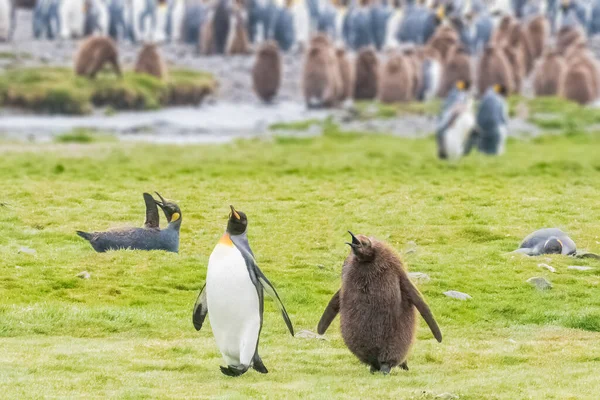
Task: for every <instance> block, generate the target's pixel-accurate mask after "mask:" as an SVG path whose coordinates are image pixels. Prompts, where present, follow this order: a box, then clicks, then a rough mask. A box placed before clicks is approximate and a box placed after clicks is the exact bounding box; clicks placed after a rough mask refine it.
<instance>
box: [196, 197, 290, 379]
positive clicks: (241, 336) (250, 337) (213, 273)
mask: <svg viewBox="0 0 600 400" xmlns="http://www.w3.org/2000/svg"><path fill="white" fill-rule="evenodd" d="M230 207H231V214H230V215H229V221H228V223H227V230H226V231H225V234H224V235H223V236H222V237H221V239H220V240H219V243H217V245H216V246H215V249H214V250H213V252H212V254H211V255H210V258H209V260H208V272H207V274H206V284H205V285H204V287H203V288H202V290H201V291H200V295H199V296H198V300H196V304H195V305H194V312H193V317H192V321H193V323H194V328H196V330H197V331H199V330H200V329H201V328H202V324H203V323H204V319H205V318H206V314H209V315H208V318H209V320H210V325H211V327H212V331H213V334H214V335H215V340H216V342H217V346H218V347H219V350H220V351H221V354H222V355H223V359H224V360H225V362H226V363H227V367H221V372H222V373H223V374H225V375H228V376H240V375H242V374H244V373H245V372H246V371H247V370H248V368H250V367H252V368H254V369H255V370H257V371H258V372H260V373H263V374H266V373H267V372H268V370H267V368H266V367H265V365H264V364H263V362H262V360H261V358H260V356H259V355H258V340H259V337H260V331H261V329H262V323H263V303H264V297H263V296H264V293H263V292H267V294H268V295H269V296H271V297H272V298H273V300H275V302H276V303H277V306H278V307H279V309H280V311H281V315H282V316H283V320H284V321H285V323H286V325H287V327H288V330H289V331H290V333H291V334H292V336H294V328H293V327H292V322H291V321H290V318H289V316H288V314H287V311H286V310H285V307H284V306H283V303H282V302H281V299H280V298H279V295H278V294H277V292H276V291H275V288H274V287H273V285H272V284H271V282H269V280H268V279H267V277H266V276H265V275H264V274H263V273H262V271H261V270H260V269H259V268H258V265H257V264H256V261H255V259H254V253H253V252H252V250H251V249H250V244H249V243H248V237H247V235H246V230H247V228H248V218H247V217H246V214H244V213H243V212H241V211H236V210H235V208H233V206H230Z"/></svg>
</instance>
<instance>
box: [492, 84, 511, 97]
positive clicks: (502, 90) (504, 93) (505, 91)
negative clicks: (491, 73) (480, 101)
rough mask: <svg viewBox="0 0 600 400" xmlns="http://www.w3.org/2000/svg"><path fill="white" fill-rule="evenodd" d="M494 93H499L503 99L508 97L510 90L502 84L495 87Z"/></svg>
mask: <svg viewBox="0 0 600 400" xmlns="http://www.w3.org/2000/svg"><path fill="white" fill-rule="evenodd" d="M494 92H496V93H498V94H499V95H500V96H502V97H506V96H507V95H508V89H507V88H506V86H504V85H502V84H500V83H498V84H496V85H494Z"/></svg>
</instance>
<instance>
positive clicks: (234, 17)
mask: <svg viewBox="0 0 600 400" xmlns="http://www.w3.org/2000/svg"><path fill="white" fill-rule="evenodd" d="M249 47H250V43H249V41H248V28H247V16H246V13H245V11H244V5H243V3H242V1H241V0H237V1H236V2H235V5H234V8H233V10H232V11H231V19H230V23H229V37H228V39H227V46H226V49H225V52H226V53H227V54H229V55H233V54H248V53H249Z"/></svg>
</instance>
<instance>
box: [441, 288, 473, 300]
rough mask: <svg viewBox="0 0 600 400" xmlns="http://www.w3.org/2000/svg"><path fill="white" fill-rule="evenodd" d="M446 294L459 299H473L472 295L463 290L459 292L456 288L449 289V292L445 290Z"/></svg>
mask: <svg viewBox="0 0 600 400" xmlns="http://www.w3.org/2000/svg"><path fill="white" fill-rule="evenodd" d="M444 294H445V295H446V296H448V297H451V298H453V299H457V300H463V301H464V300H470V299H472V297H471V296H469V295H468V294H466V293H462V292H457V291H456V290H449V291H447V292H444Z"/></svg>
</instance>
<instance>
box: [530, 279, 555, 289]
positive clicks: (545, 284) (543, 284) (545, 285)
mask: <svg viewBox="0 0 600 400" xmlns="http://www.w3.org/2000/svg"><path fill="white" fill-rule="evenodd" d="M527 283H529V284H530V285H531V286H533V287H535V288H536V289H537V290H548V289H552V283H550V281H549V280H547V279H546V278H542V277H539V276H534V277H533V278H529V279H527Z"/></svg>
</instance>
